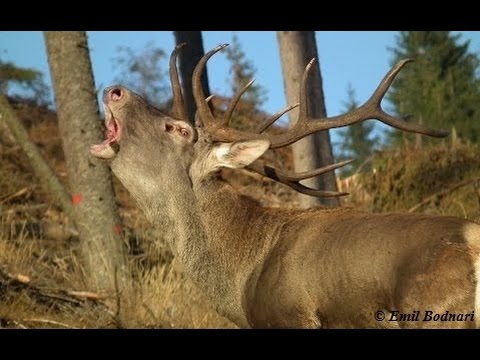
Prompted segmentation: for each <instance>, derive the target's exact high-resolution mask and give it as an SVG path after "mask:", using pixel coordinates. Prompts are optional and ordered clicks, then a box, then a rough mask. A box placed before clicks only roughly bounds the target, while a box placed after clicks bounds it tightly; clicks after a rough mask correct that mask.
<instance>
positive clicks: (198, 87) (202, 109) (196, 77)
mask: <svg viewBox="0 0 480 360" xmlns="http://www.w3.org/2000/svg"><path fill="white" fill-rule="evenodd" d="M227 46H228V44H222V45H218V46H217V47H215V48H214V49H212V50H210V51H209V52H207V53H206V54H205V55H204V56H203V57H202V58H201V59H200V61H199V62H198V64H197V65H196V66H195V69H194V70H193V75H192V92H193V98H194V99H195V104H196V105H197V112H198V116H199V117H200V118H201V119H202V122H203V124H204V125H205V126H208V124H211V123H213V122H215V118H214V116H213V114H212V111H211V110H210V108H209V106H208V103H207V102H206V101H205V94H204V92H203V89H202V84H201V78H202V74H203V70H204V69H205V65H206V64H207V61H208V59H210V58H211V57H212V56H213V55H215V54H216V53H217V52H219V51H220V50H222V49H223V48H225V47H227Z"/></svg>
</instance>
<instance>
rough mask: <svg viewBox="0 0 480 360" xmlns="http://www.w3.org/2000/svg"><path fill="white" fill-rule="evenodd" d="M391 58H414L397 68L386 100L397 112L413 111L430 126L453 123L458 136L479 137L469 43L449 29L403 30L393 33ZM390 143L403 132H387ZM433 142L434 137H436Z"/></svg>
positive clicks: (474, 60)
mask: <svg viewBox="0 0 480 360" xmlns="http://www.w3.org/2000/svg"><path fill="white" fill-rule="evenodd" d="M392 52H393V54H394V57H393V62H396V61H398V60H400V59H404V58H413V59H415V60H416V62H415V63H414V64H412V65H409V66H408V69H405V70H404V71H402V72H401V73H400V75H399V76H398V78H397V80H395V82H394V83H393V85H392V90H391V92H390V95H389V100H390V102H391V103H392V104H393V107H394V110H395V112H396V113H397V114H399V115H401V116H405V115H413V120H412V121H418V122H421V123H423V124H424V125H427V126H429V127H434V128H443V129H445V130H451V129H452V128H453V127H454V128H455V130H456V132H457V134H458V136H459V138H461V139H468V140H470V141H472V142H478V141H480V133H479V132H478V123H479V121H480V102H479V101H478V99H479V98H480V81H479V80H480V79H479V77H478V72H479V64H480V61H479V58H478V56H477V55H476V54H474V53H471V52H470V51H469V42H468V41H466V42H464V43H461V42H460V39H459V35H452V34H451V33H450V32H448V31H405V32H400V34H399V35H398V36H397V43H396V47H395V48H394V49H392ZM389 138H390V140H391V141H392V142H393V143H394V144H395V143H397V144H398V142H399V140H401V139H402V138H404V139H409V140H408V141H410V142H412V141H413V140H412V139H413V138H412V137H411V136H410V135H408V136H405V135H403V134H400V132H391V133H390V136H389ZM437 142H438V140H437Z"/></svg>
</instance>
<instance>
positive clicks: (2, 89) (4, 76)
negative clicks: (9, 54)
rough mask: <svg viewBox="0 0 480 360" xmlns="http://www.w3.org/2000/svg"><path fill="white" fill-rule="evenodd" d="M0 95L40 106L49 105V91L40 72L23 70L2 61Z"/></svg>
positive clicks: (0, 64) (28, 69)
mask: <svg viewBox="0 0 480 360" xmlns="http://www.w3.org/2000/svg"><path fill="white" fill-rule="evenodd" d="M15 90H16V91H15ZM0 93H1V94H4V95H9V96H11V97H16V98H24V99H28V100H32V101H34V102H35V103H36V104H37V105H40V106H41V105H48V104H49V96H50V89H49V88H48V86H47V85H46V84H45V81H44V79H43V74H42V73H41V72H40V71H38V70H35V69H30V68H23V67H20V66H17V65H15V64H14V63H12V62H8V61H3V60H2V59H0Z"/></svg>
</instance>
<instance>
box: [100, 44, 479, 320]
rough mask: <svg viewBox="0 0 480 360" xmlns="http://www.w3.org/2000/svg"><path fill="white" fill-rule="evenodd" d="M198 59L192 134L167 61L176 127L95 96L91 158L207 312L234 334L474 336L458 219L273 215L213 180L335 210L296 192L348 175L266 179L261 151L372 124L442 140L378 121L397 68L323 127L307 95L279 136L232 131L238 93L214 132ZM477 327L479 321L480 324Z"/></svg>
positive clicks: (118, 90)
mask: <svg viewBox="0 0 480 360" xmlns="http://www.w3.org/2000/svg"><path fill="white" fill-rule="evenodd" d="M225 46H226V45H221V46H218V47H216V48H215V49H213V50H211V51H210V52H208V53H207V54H206V55H205V56H204V57H203V58H202V59H201V60H200V61H199V63H198V65H197V66H196V69H195V72H194V75H193V92H194V94H195V102H196V105H197V108H198V112H197V119H196V120H197V121H196V127H195V128H194V127H192V126H191V125H190V124H189V123H188V121H187V116H186V112H185V108H184V105H183V99H182V92H181V89H180V84H179V79H178V75H177V69H176V58H177V54H178V51H179V49H180V46H179V47H177V48H176V49H175V50H174V51H173V53H172V56H171V59H170V76H171V83H172V90H173V95H174V97H173V100H174V101H173V109H172V116H167V115H165V114H163V113H161V112H160V111H159V110H157V109H156V108H155V107H153V106H152V105H150V104H148V103H147V102H146V101H145V100H144V99H143V98H142V97H140V96H139V95H137V94H135V93H134V92H132V91H130V90H128V89H126V88H125V87H122V86H112V87H109V88H107V89H105V91H104V96H103V102H104V109H105V117H106V119H105V124H106V128H107V133H106V140H105V141H104V142H103V143H102V144H99V145H94V146H92V149H91V152H92V154H93V155H95V156H96V157H98V158H103V159H108V161H109V162H110V166H111V168H112V170H113V172H114V173H115V175H116V176H117V177H118V178H119V179H120V180H121V182H122V183H123V184H124V185H125V186H126V188H127V189H128V190H129V192H130V193H131V194H132V196H133V197H134V198H135V199H136V201H137V202H138V205H139V206H140V207H141V208H142V209H143V211H144V212H145V214H146V216H147V217H148V219H149V220H150V221H151V222H152V223H153V224H154V225H155V226H157V227H158V228H159V229H161V230H162V231H163V232H165V233H166V235H167V238H168V240H169V243H170V246H171V249H172V251H173V252H174V254H175V256H176V257H178V259H179V260H180V261H181V262H182V263H183V265H184V269H185V272H186V273H187V274H188V275H189V276H190V277H191V279H192V280H193V281H194V282H195V283H196V284H197V285H198V286H199V287H200V288H201V289H202V290H203V291H204V292H205V293H206V294H207V295H208V296H209V298H210V300H211V302H212V304H213V305H214V306H215V309H216V310H217V311H218V312H219V313H220V314H222V315H224V316H226V317H227V318H229V319H230V320H232V321H233V322H234V323H236V324H237V325H238V326H239V327H260V328H268V327H290V328H320V327H323V328H357V327H358V328H360V327H362V328H363V327H366V328H377V327H380V328H396V327H405V328H409V327H474V326H475V325H476V326H477V327H479V326H480V321H479V320H478V319H474V311H475V310H476V312H477V313H478V312H479V311H480V307H479V306H480V290H479V289H480V288H479V286H478V280H477V279H478V278H479V276H480V262H479V260H478V256H479V251H480V226H479V225H477V224H475V223H472V222H469V221H465V220H462V219H459V218H455V217H442V216H428V215H419V214H402V213H397V214H369V213H365V212H363V211H357V210H353V209H343V208H313V209H308V210H300V209H293V210H292V209H278V208H275V209H274V208H268V207H262V206H261V205H260V204H259V203H258V202H257V201H255V200H253V199H251V198H249V197H246V196H243V195H240V194H238V193H236V192H235V191H234V190H233V189H232V188H231V187H230V186H229V185H228V184H227V183H225V182H224V181H222V180H221V179H220V178H219V176H218V171H219V169H220V168H221V167H230V168H243V167H246V168H247V169H250V170H251V171H255V172H258V173H260V174H262V175H264V176H266V177H269V178H272V179H274V180H276V181H279V182H281V183H283V184H286V185H288V186H290V187H292V188H293V189H295V190H297V191H299V192H302V193H305V194H309V195H313V196H338V195H342V194H339V193H335V192H326V191H319V190H315V189H310V188H308V187H305V186H303V185H302V184H300V182H299V181H301V180H302V179H305V178H309V177H312V176H317V175H320V174H322V173H324V172H325V171H331V170H333V169H335V168H338V167H340V166H342V165H344V164H345V162H343V163H339V164H333V165H331V166H328V167H325V168H321V169H317V170H315V171H311V172H307V173H302V174H288V173H285V172H281V171H277V170H275V169H273V168H271V167H268V166H266V165H263V164H262V163H260V162H259V160H258V158H259V157H261V156H262V154H263V153H264V152H265V151H266V150H267V149H269V148H278V147H282V146H286V145H289V144H291V143H293V142H295V141H297V140H299V139H301V138H303V137H304V136H306V135H308V134H311V133H314V132H316V131H320V130H327V129H331V128H336V127H341V126H347V125H350V124H354V123H358V122H361V121H364V120H367V119H377V120H380V121H381V122H383V123H385V124H388V125H390V126H393V127H395V128H397V129H401V130H405V131H408V132H414V133H420V134H424V135H429V136H434V137H442V136H446V135H447V134H446V133H444V132H442V131H436V130H431V129H428V128H426V127H424V126H422V125H418V124H411V123H406V122H405V121H403V120H401V119H398V118H395V117H393V116H390V115H389V114H387V113H385V112H384V111H383V110H382V108H381V106H380V103H381V100H382V98H383V97H384V95H385V93H386V91H387V90H388V88H389V86H390V84H391V83H392V81H393V80H394V78H395V76H396V75H397V74H398V72H399V71H400V70H401V68H402V67H403V66H404V65H405V64H406V63H407V62H409V61H410V60H403V61H400V62H399V63H397V64H396V65H395V66H394V67H393V68H392V69H391V70H390V71H389V72H388V74H387V75H386V76H385V78H384V79H383V80H382V81H381V83H380V85H379V86H378V88H377V89H376V90H375V91H374V93H373V95H372V96H371V97H370V99H369V100H368V101H366V102H365V103H364V104H363V105H361V106H360V107H359V108H357V109H355V110H353V111H351V112H348V113H346V114H343V115H339V116H334V117H331V118H325V119H324V118H319V119H313V118H310V117H309V115H308V113H307V106H306V105H307V98H306V82H307V78H308V74H309V70H310V68H311V64H312V63H313V61H312V62H311V63H310V64H309V65H308V66H307V68H306V70H305V73H304V76H303V80H302V85H301V90H300V100H299V106H300V109H299V117H298V122H297V125H295V126H294V127H293V128H291V129H290V130H288V131H285V132H284V133H282V134H279V135H270V136H267V135H266V134H264V132H263V131H264V130H265V129H266V128H267V127H268V126H270V125H271V124H272V123H273V121H275V120H276V119H277V118H278V117H280V115H281V114H282V113H284V112H286V111H288V110H289V109H291V108H292V107H290V108H288V109H287V110H285V111H284V112H280V113H279V114H277V115H275V116H273V117H272V118H271V119H268V120H267V121H265V123H263V124H260V125H259V126H258V128H257V129H256V131H252V132H242V131H238V130H234V129H231V128H229V127H228V123H229V119H230V117H231V114H232V112H233V110H234V108H235V105H236V103H237V102H238V100H239V98H240V96H241V95H242V93H243V92H244V91H245V90H246V89H247V88H248V86H249V84H247V86H245V87H244V88H243V89H240V91H239V92H238V93H237V94H235V95H234V97H233V99H232V102H231V103H230V105H229V106H228V108H227V110H226V112H225V114H224V115H223V116H222V117H221V118H219V119H216V118H215V117H214V116H213V114H212V112H211V110H210V108H209V106H208V99H205V96H204V94H203V92H202V88H201V86H200V79H201V75H202V72H203V69H204V68H205V65H206V62H207V61H208V59H209V58H210V57H211V56H212V55H213V54H215V53H216V52H218V51H220V50H221V49H223V48H224V47H225ZM479 316H480V314H479Z"/></svg>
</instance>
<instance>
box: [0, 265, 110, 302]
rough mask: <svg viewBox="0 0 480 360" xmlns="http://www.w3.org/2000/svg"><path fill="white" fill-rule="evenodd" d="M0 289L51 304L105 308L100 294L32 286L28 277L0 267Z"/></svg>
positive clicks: (102, 296)
mask: <svg viewBox="0 0 480 360" xmlns="http://www.w3.org/2000/svg"><path fill="white" fill-rule="evenodd" d="M0 287H5V288H7V287H10V288H13V289H15V290H26V291H28V292H29V293H30V295H32V296H36V297H39V298H41V299H43V300H45V299H50V300H53V301H51V302H52V303H55V302H57V303H58V302H59V301H60V302H63V303H69V304H72V305H75V306H82V305H84V304H85V303H87V302H92V303H95V304H99V305H103V306H106V305H105V304H104V303H103V302H102V300H104V299H106V298H107V297H106V296H105V295H102V294H98V293H94V292H90V291H76V290H69V289H61V288H51V287H41V286H36V285H34V284H32V281H31V279H30V277H29V276H27V275H23V274H12V273H10V272H8V271H6V270H5V268H1V267H0Z"/></svg>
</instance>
